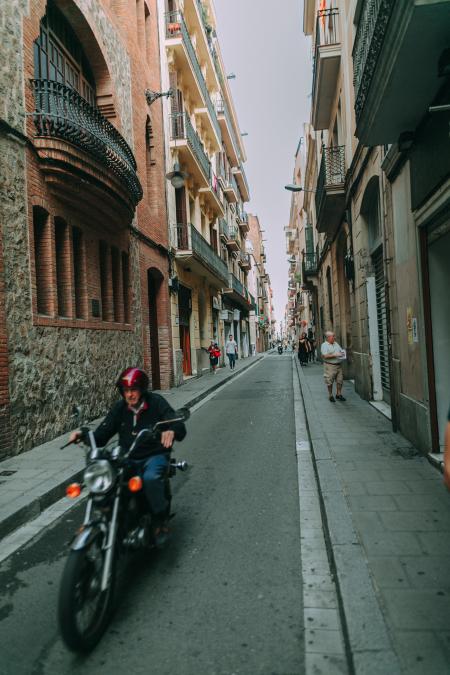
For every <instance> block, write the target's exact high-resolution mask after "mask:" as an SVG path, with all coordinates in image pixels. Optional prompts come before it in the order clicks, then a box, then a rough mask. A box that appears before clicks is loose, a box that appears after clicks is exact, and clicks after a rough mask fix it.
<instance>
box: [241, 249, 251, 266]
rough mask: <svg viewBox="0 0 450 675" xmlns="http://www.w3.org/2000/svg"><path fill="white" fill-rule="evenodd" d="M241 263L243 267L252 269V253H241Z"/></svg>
mask: <svg viewBox="0 0 450 675" xmlns="http://www.w3.org/2000/svg"><path fill="white" fill-rule="evenodd" d="M239 263H240V265H241V267H242V268H246V269H250V267H251V260H250V253H243V252H242V251H241V253H240V254H239Z"/></svg>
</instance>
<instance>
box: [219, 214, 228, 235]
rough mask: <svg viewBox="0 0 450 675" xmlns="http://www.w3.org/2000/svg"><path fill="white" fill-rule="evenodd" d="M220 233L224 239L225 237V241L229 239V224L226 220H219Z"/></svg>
mask: <svg viewBox="0 0 450 675" xmlns="http://www.w3.org/2000/svg"><path fill="white" fill-rule="evenodd" d="M219 233H220V234H221V235H222V237H225V239H229V236H230V233H229V228H228V222H227V221H226V220H225V218H219Z"/></svg>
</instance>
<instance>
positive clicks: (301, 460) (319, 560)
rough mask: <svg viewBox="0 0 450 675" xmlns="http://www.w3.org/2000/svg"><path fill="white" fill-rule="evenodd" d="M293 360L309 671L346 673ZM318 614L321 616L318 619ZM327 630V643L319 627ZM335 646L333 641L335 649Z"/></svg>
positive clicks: (309, 674) (330, 674) (329, 674)
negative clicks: (321, 639)
mask: <svg viewBox="0 0 450 675" xmlns="http://www.w3.org/2000/svg"><path fill="white" fill-rule="evenodd" d="M297 367H298V366H297V360H296V358H295V356H294V357H293V358H292V382H293V387H294V418H295V437H296V444H295V445H296V455H297V466H298V495H299V508H300V542H301V546H300V558H301V574H302V580H303V583H302V590H303V621H304V628H305V675H314V673H317V672H324V673H326V674H327V675H337V674H338V673H340V674H344V673H346V672H347V663H346V657H345V648H344V640H343V635H342V629H341V622H340V616H339V605H338V599H337V594H336V587H335V582H334V579H333V574H332V571H331V569H330V565H329V561H328V554H327V548H326V543H325V538H324V531H323V523H322V513H321V509H320V495H319V486H318V484H317V479H316V474H315V471H314V464H313V461H312V456H311V443H310V440H309V434H308V427H307V420H306V415H305V410H304V407H303V397H302V393H301V390H300V383H299V376H298V372H297ZM318 617H320V619H319V620H318ZM316 629H320V630H319V631H318V632H319V634H320V633H324V634H325V633H326V635H327V640H325V641H324V644H323V645H322V644H321V642H320V640H318V639H316V636H315V631H316ZM330 644H332V645H333V648H332V651H331V650H330Z"/></svg>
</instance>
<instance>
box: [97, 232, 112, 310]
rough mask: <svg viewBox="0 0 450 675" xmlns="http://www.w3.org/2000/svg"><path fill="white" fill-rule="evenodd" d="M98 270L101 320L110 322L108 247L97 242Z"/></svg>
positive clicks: (101, 242) (102, 242)
mask: <svg viewBox="0 0 450 675" xmlns="http://www.w3.org/2000/svg"><path fill="white" fill-rule="evenodd" d="M98 254H99V263H100V264H99V270H100V296H101V300H102V312H101V315H102V319H103V321H111V319H112V316H111V314H112V313H111V307H110V300H111V295H110V285H109V269H108V268H109V259H108V247H107V245H106V244H105V242H104V241H100V242H99V247H98Z"/></svg>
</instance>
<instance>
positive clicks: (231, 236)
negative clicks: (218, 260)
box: [226, 225, 240, 251]
mask: <svg viewBox="0 0 450 675" xmlns="http://www.w3.org/2000/svg"><path fill="white" fill-rule="evenodd" d="M226 244H227V246H228V248H229V249H230V250H231V251H239V250H240V244H239V232H238V228H237V225H228V239H227V241H226Z"/></svg>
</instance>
